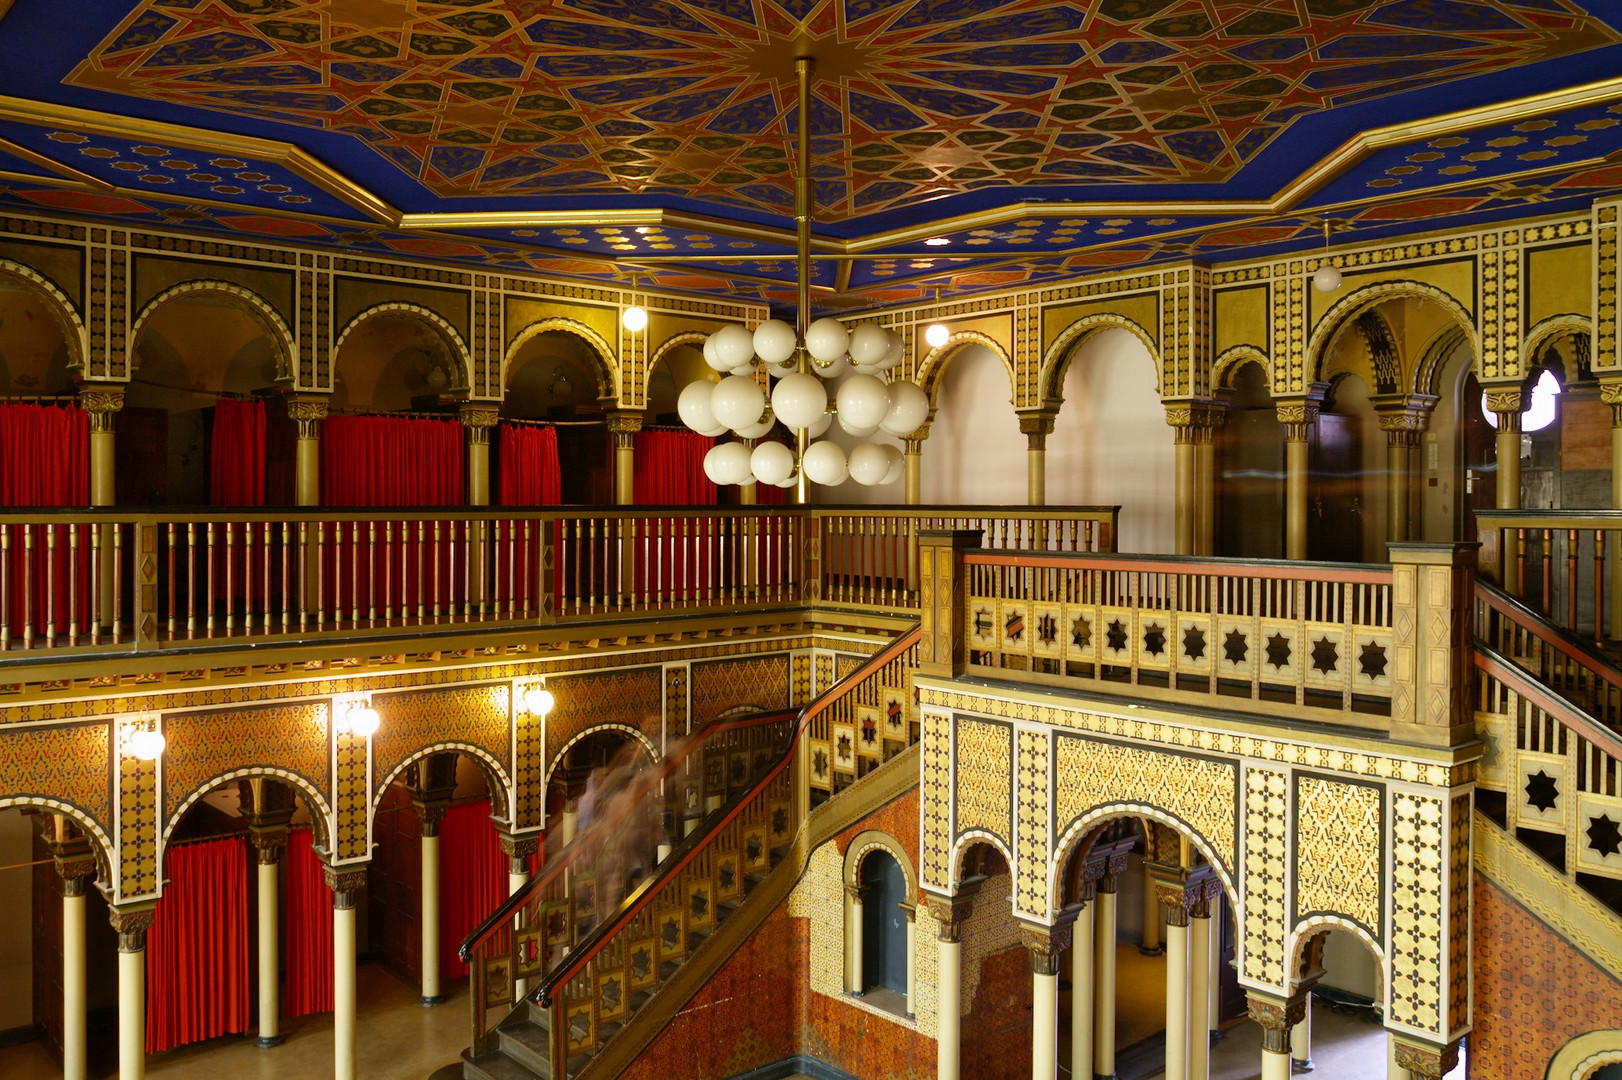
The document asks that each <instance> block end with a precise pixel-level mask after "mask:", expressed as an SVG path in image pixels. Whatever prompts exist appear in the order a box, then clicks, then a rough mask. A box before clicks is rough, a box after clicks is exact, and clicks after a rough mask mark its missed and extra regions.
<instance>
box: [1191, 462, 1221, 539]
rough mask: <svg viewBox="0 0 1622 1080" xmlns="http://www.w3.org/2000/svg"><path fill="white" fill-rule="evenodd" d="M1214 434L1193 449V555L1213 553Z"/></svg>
mask: <svg viewBox="0 0 1622 1080" xmlns="http://www.w3.org/2000/svg"><path fill="white" fill-rule="evenodd" d="M1215 439H1216V432H1215V431H1212V432H1211V434H1210V435H1209V436H1208V437H1207V438H1204V439H1202V440H1200V441H1199V442H1198V443H1196V444H1195V446H1194V459H1195V485H1194V491H1195V499H1196V506H1197V510H1196V513H1195V515H1194V553H1195V554H1196V555H1215V554H1216V514H1217V509H1216V500H1217V485H1216V442H1215Z"/></svg>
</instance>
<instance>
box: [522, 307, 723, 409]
mask: <svg viewBox="0 0 1622 1080" xmlns="http://www.w3.org/2000/svg"><path fill="white" fill-rule="evenodd" d="M548 333H563V334H572V335H573V336H575V337H577V338H579V339H580V340H581V341H583V342H585V344H586V346H587V347H588V348H589V349H590V350H591V354H592V357H593V358H594V359H595V360H596V361H597V390H598V394H597V397H598V399H599V400H601V401H606V402H618V401H619V364H618V362H617V360H616V355H615V351H614V347H613V346H612V345H610V344H609V343H608V339H607V338H605V337H603V335H601V334H599V333H598V332H597V331H596V330H593V329H592V328H591V327H589V326H587V325H586V324H585V323H583V322H581V321H580V320H578V319H568V318H564V317H562V316H553V317H551V318H546V319H537V320H536V321H534V322H532V323H530V324H529V325H528V326H526V327H524V328H523V329H522V330H520V331H518V336H517V337H515V338H513V340H512V344H510V345H508V346H507V352H506V354H505V355H504V356H502V358H501V386H502V391H503V393H505V391H506V386H507V379H508V378H509V377H510V376H511V375H512V364H513V360H514V359H515V358H517V356H518V351H519V350H520V349H522V348H523V347H524V346H525V345H526V344H528V343H529V341H530V340H531V339H532V338H536V337H539V336H540V335H542V334H548ZM678 336H680V335H678ZM702 337H703V336H702V335H700V340H702ZM661 348H663V346H661ZM648 369H649V370H650V371H651V370H652V369H653V362H652V361H651V360H650V361H649V363H648ZM643 392H644V394H645V393H646V392H647V388H646V386H644V387H643Z"/></svg>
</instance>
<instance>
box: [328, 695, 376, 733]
mask: <svg viewBox="0 0 1622 1080" xmlns="http://www.w3.org/2000/svg"><path fill="white" fill-rule="evenodd" d="M332 712H333V730H334V731H336V732H337V733H338V734H339V735H353V736H355V737H356V738H357V739H369V738H371V737H372V736H373V735H375V734H377V729H378V725H379V724H381V723H382V720H381V718H379V716H378V715H377V710H376V709H374V708H372V695H371V694H369V693H363V694H345V695H344V696H342V697H336V698H333V699H332Z"/></svg>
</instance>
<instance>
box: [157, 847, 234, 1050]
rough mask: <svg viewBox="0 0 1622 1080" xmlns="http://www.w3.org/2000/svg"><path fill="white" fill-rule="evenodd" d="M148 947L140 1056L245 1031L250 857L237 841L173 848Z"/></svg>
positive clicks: (169, 855) (165, 862) (166, 865)
mask: <svg viewBox="0 0 1622 1080" xmlns="http://www.w3.org/2000/svg"><path fill="white" fill-rule="evenodd" d="M164 864H165V869H166V872H167V875H168V878H169V884H168V886H167V887H166V888H165V889H164V892H163V899H162V900H160V901H158V906H157V908H156V909H155V910H154V911H153V915H152V929H151V931H150V932H149V933H148V935H147V942H146V1052H147V1053H149V1054H155V1053H157V1052H158V1051H160V1050H167V1049H169V1048H170V1047H173V1046H183V1045H185V1044H186V1043H194V1042H201V1041H203V1040H204V1039H212V1038H215V1037H217V1036H220V1035H233V1034H236V1033H238V1032H242V1031H247V1030H248V1026H249V1021H248V1015H249V1010H248V1004H249V993H250V991H249V985H250V984H249V978H248V857H247V845H246V844H245V843H244V842H243V840H242V839H241V838H240V837H228V838H226V839H221V840H204V841H200V842H198V843H195V844H181V845H179V846H177V847H174V848H171V849H170V850H169V852H168V854H167V855H166V856H165V860H164Z"/></svg>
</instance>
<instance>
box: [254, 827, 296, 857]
mask: <svg viewBox="0 0 1622 1080" xmlns="http://www.w3.org/2000/svg"><path fill="white" fill-rule="evenodd" d="M248 843H249V844H250V845H252V847H253V854H254V860H255V861H256V862H257V863H258V864H259V865H260V866H274V865H276V864H277V863H279V862H281V861H282V853H283V852H284V851H286V850H287V829H286V828H285V827H275V826H272V827H265V826H258V827H255V826H249V827H248Z"/></svg>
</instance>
